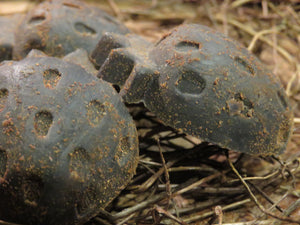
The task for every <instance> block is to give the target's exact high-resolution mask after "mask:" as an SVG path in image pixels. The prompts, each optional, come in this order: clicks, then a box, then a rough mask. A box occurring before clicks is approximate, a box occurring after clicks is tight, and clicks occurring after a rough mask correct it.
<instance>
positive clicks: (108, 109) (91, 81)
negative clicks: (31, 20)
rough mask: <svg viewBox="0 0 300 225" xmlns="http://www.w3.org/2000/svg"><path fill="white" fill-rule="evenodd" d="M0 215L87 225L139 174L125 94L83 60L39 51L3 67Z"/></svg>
mask: <svg viewBox="0 0 300 225" xmlns="http://www.w3.org/2000/svg"><path fill="white" fill-rule="evenodd" d="M0 121H1V123H0V127H1V134H0V199H1V201H0V219H1V220H5V221H9V222H15V223H22V224H27V225H36V224H43V225H58V224H59V225H72V224H83V223H85V222H87V221H88V220H89V219H90V218H91V217H94V216H95V215H97V213H98V212H99V209H101V208H104V207H105V206H106V205H107V204H108V203H109V202H110V201H111V200H112V199H113V198H115V197H116V196H117V195H118V194H119V192H120V191H121V190H122V189H123V188H124V187H125V186H126V184H127V183H128V182H129V181H130V179H131V178H132V176H133V175H134V173H135V168H136V166H137V159H138V138H137V132H136V128H135V125H134V123H133V121H132V119H131V117H130V115H129V113H128V111H127V109H126V107H125V105H124V104H123V102H122V101H121V98H120V97H119V95H118V94H117V93H116V91H115V90H114V89H113V87H112V86H111V85H110V84H108V83H106V82H105V81H102V80H99V79H98V78H96V77H95V76H93V75H91V74H88V73H87V72H86V71H85V70H84V69H83V68H81V67H80V66H78V65H75V64H71V63H67V62H64V61H63V60H60V59H57V58H52V57H45V56H43V55H42V54H40V53H38V52H36V51H35V52H31V53H30V55H29V56H28V57H26V58H25V59H23V60H22V61H19V62H13V61H6V62H5V63H3V64H2V65H1V66H0Z"/></svg>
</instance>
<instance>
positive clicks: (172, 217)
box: [155, 206, 187, 225]
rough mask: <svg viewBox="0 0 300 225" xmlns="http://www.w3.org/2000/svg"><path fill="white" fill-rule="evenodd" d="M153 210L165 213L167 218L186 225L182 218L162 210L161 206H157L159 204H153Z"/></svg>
mask: <svg viewBox="0 0 300 225" xmlns="http://www.w3.org/2000/svg"><path fill="white" fill-rule="evenodd" d="M155 210H156V211H157V212H158V213H160V214H163V215H165V216H166V217H168V218H169V219H171V220H173V221H175V222H176V223H178V224H181V225H187V224H186V223H185V222H184V221H183V220H181V219H179V218H177V217H175V216H173V215H172V214H171V213H170V212H168V211H166V210H164V209H163V208H161V207H159V206H155Z"/></svg>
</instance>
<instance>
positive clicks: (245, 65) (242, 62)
mask: <svg viewBox="0 0 300 225" xmlns="http://www.w3.org/2000/svg"><path fill="white" fill-rule="evenodd" d="M234 61H235V62H236V63H235V64H236V67H238V68H239V69H241V70H244V71H246V72H248V73H250V74H251V75H252V76H254V75H255V69H254V68H253V66H252V65H251V64H250V63H249V62H248V61H247V60H246V59H243V58H241V57H240V56H236V57H235V58H234Z"/></svg>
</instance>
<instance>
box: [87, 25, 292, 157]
mask: <svg viewBox="0 0 300 225" xmlns="http://www.w3.org/2000/svg"><path fill="white" fill-rule="evenodd" d="M135 38H136V37H134V36H131V35H127V36H126V37H124V36H121V35H116V34H107V35H106V36H104V37H103V38H102V39H101V41H100V42H99V43H98V45H97V48H96V49H95V50H94V51H93V53H92V55H91V56H92V58H93V61H94V63H96V64H98V66H101V68H100V71H99V74H98V76H99V77H102V78H103V79H104V80H107V81H109V82H112V83H116V84H118V85H121V86H122V85H123V86H124V87H123V88H122V90H121V92H120V94H121V95H122V96H123V97H124V99H125V101H127V102H137V101H143V102H144V103H145V105H146V107H147V108H149V110H150V111H152V112H153V113H155V114H156V115H157V117H158V118H160V119H161V120H162V121H163V122H164V123H165V124H167V125H169V126H172V127H174V128H177V129H180V130H182V131H183V132H185V133H188V134H191V135H194V136H196V137H199V138H200V139H202V140H204V141H208V142H211V143H214V144H217V145H219V146H220V147H222V148H227V149H231V150H235V151H240V152H244V153H248V154H263V155H270V154H279V153H282V152H283V151H284V149H285V148H286V144H287V142H288V140H289V136H290V133H291V127H292V123H293V119H292V117H293V116H292V115H293V113H292V110H291V107H290V105H289V102H288V99H287V96H286V94H285V92H284V89H283V88H282V86H281V85H280V81H279V79H278V78H277V77H275V76H274V75H273V74H272V73H271V72H270V71H268V70H267V69H266V67H265V66H264V65H263V64H262V63H261V62H260V61H259V60H258V59H257V58H256V57H255V56H254V55H253V54H251V53H250V52H248V51H247V49H246V48H244V47H242V46H241V45H240V44H239V43H237V42H236V41H234V40H232V39H230V38H229V37H226V36H225V35H223V34H222V33H220V32H217V31H215V30H212V29H210V28H208V27H205V26H201V25H196V24H190V25H182V26H179V27H177V28H175V29H174V30H172V31H171V32H170V33H169V34H167V35H165V36H164V37H163V38H162V39H161V40H160V41H159V42H158V43H157V44H156V45H155V46H153V47H152V48H151V47H149V43H147V42H145V41H144V42H139V43H138V42H135V41H132V39H135ZM106 46H111V47H112V49H111V51H108V50H106V51H105V52H109V54H107V55H106V57H107V59H106V60H105V59H104V58H105V56H104V55H103V54H97V53H98V52H100V53H101V52H103V51H100V49H104V48H106ZM116 46H117V47H116ZM114 65H118V66H114ZM128 65H130V67H129V68H128ZM122 66H123V68H125V69H123V71H128V72H127V73H120V72H119V71H122V69H121V68H122Z"/></svg>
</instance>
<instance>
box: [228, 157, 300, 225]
mask: <svg viewBox="0 0 300 225" xmlns="http://www.w3.org/2000/svg"><path fill="white" fill-rule="evenodd" d="M228 163H229V165H230V167H231V169H232V171H233V172H234V173H235V174H236V175H237V177H238V178H239V179H240V181H241V182H242V184H243V185H244V187H245V188H246V190H247V191H248V193H249V195H250V197H251V199H252V201H253V202H254V203H255V204H256V205H257V206H258V208H259V209H260V210H261V211H262V212H263V213H265V214H266V215H268V216H271V217H273V218H276V219H278V220H282V221H286V222H289V223H295V224H300V218H299V219H298V220H293V219H291V218H288V217H284V216H277V215H275V214H272V213H270V212H269V211H267V210H266V209H265V208H264V206H263V205H262V204H260V202H259V201H258V199H257V198H256V196H255V195H254V194H253V193H252V191H251V189H250V187H249V186H248V184H247V183H246V181H245V180H244V179H243V177H242V176H241V175H240V174H239V172H238V171H237V170H236V168H235V167H234V165H233V164H232V162H231V161H230V159H229V158H228Z"/></svg>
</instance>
